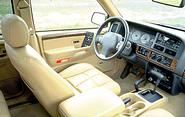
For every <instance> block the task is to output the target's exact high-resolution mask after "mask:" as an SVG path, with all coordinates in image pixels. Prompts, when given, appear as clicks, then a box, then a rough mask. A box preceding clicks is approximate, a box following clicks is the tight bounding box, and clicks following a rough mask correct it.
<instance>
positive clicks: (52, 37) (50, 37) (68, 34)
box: [42, 32, 86, 40]
mask: <svg viewBox="0 0 185 117" xmlns="http://www.w3.org/2000/svg"><path fill="white" fill-rule="evenodd" d="M85 35H86V32H83V33H67V34H66V33H65V34H55V35H46V36H43V37H42V40H48V39H56V38H64V37H73V36H85Z"/></svg>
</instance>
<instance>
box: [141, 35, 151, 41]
mask: <svg viewBox="0 0 185 117" xmlns="http://www.w3.org/2000/svg"><path fill="white" fill-rule="evenodd" d="M149 41H150V35H148V34H144V35H143V36H142V37H141V42H142V43H148V42H149Z"/></svg>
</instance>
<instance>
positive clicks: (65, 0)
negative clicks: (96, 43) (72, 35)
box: [31, 0, 105, 31]
mask: <svg viewBox="0 0 185 117" xmlns="http://www.w3.org/2000/svg"><path fill="white" fill-rule="evenodd" d="M31 3H32V12H33V19H34V24H35V28H36V31H44V30H59V29H78V28H92V27H97V26H96V25H94V24H92V23H91V16H92V14H93V12H95V11H97V12H103V13H105V11H104V10H103V8H102V7H101V6H100V5H99V3H98V2H97V1H96V0H31Z"/></svg>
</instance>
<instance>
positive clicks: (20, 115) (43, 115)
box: [10, 103, 50, 117]
mask: <svg viewBox="0 0 185 117" xmlns="http://www.w3.org/2000/svg"><path fill="white" fill-rule="evenodd" d="M10 115H11V117H50V115H49V114H48V113H47V112H46V111H45V109H44V108H43V107H42V106H41V105H40V104H39V103H36V104H29V103H27V104H24V105H21V106H18V107H14V108H11V109H10Z"/></svg>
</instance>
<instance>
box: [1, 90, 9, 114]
mask: <svg viewBox="0 0 185 117" xmlns="http://www.w3.org/2000/svg"><path fill="white" fill-rule="evenodd" d="M0 117H11V116H10V113H9V110H8V106H7V104H6V101H5V99H4V96H3V93H2V92H1V91H0Z"/></svg>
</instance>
